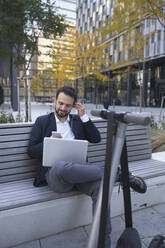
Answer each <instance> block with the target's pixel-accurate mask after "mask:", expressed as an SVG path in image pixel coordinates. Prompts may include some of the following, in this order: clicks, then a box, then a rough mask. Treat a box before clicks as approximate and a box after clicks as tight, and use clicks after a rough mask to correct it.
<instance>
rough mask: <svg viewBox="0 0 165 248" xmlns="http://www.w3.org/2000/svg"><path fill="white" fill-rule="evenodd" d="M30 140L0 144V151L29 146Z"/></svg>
mask: <svg viewBox="0 0 165 248" xmlns="http://www.w3.org/2000/svg"><path fill="white" fill-rule="evenodd" d="M28 143H29V140H19V141H15V140H14V141H10V142H3V143H0V149H4V148H13V147H21V146H28Z"/></svg>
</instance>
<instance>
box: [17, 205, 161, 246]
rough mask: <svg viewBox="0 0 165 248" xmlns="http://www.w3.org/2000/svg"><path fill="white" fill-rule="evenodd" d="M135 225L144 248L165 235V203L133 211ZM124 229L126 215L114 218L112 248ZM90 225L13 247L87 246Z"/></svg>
mask: <svg viewBox="0 0 165 248" xmlns="http://www.w3.org/2000/svg"><path fill="white" fill-rule="evenodd" d="M133 222H134V227H135V228H136V229H137V230H138V232H139V234H140V237H141V241H142V248H146V247H148V246H149V243H150V242H151V239H152V237H153V236H154V235H157V234H164V235H165V203H162V204H159V205H156V206H153V207H150V208H145V209H143V210H139V211H136V212H134V213H133ZM123 230H124V216H123V215H122V216H118V217H114V218H112V248H115V245H116V241H117V240H118V238H119V237H120V234H121V233H122V232H123ZM89 233H90V226H86V227H81V228H77V229H74V230H71V231H68V232H64V233H60V234H56V235H52V236H49V237H45V238H43V239H40V240H35V241H32V242H29V243H26V244H22V245H18V246H15V247H13V248H86V247H87V240H88V235H89Z"/></svg>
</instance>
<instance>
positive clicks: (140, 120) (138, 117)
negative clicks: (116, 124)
mask: <svg viewBox="0 0 165 248" xmlns="http://www.w3.org/2000/svg"><path fill="white" fill-rule="evenodd" d="M112 113H114V115H115V117H116V118H117V119H120V121H123V122H126V123H134V124H139V125H148V124H149V123H150V117H148V116H144V115H142V114H141V113H130V112H125V113H116V112H113V111H107V110H101V111H100V110H97V109H93V110H91V114H92V115H93V116H96V117H101V118H103V119H108V115H109V114H112Z"/></svg>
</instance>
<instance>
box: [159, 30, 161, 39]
mask: <svg viewBox="0 0 165 248" xmlns="http://www.w3.org/2000/svg"><path fill="white" fill-rule="evenodd" d="M160 40H161V30H158V41H160Z"/></svg>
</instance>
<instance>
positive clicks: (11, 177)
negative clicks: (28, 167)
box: [0, 172, 36, 183]
mask: <svg viewBox="0 0 165 248" xmlns="http://www.w3.org/2000/svg"><path fill="white" fill-rule="evenodd" d="M35 175H36V172H28V173H23V174H16V175H9V176H4V177H0V183H5V182H12V181H19V180H23V179H27V178H34V177H35Z"/></svg>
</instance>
